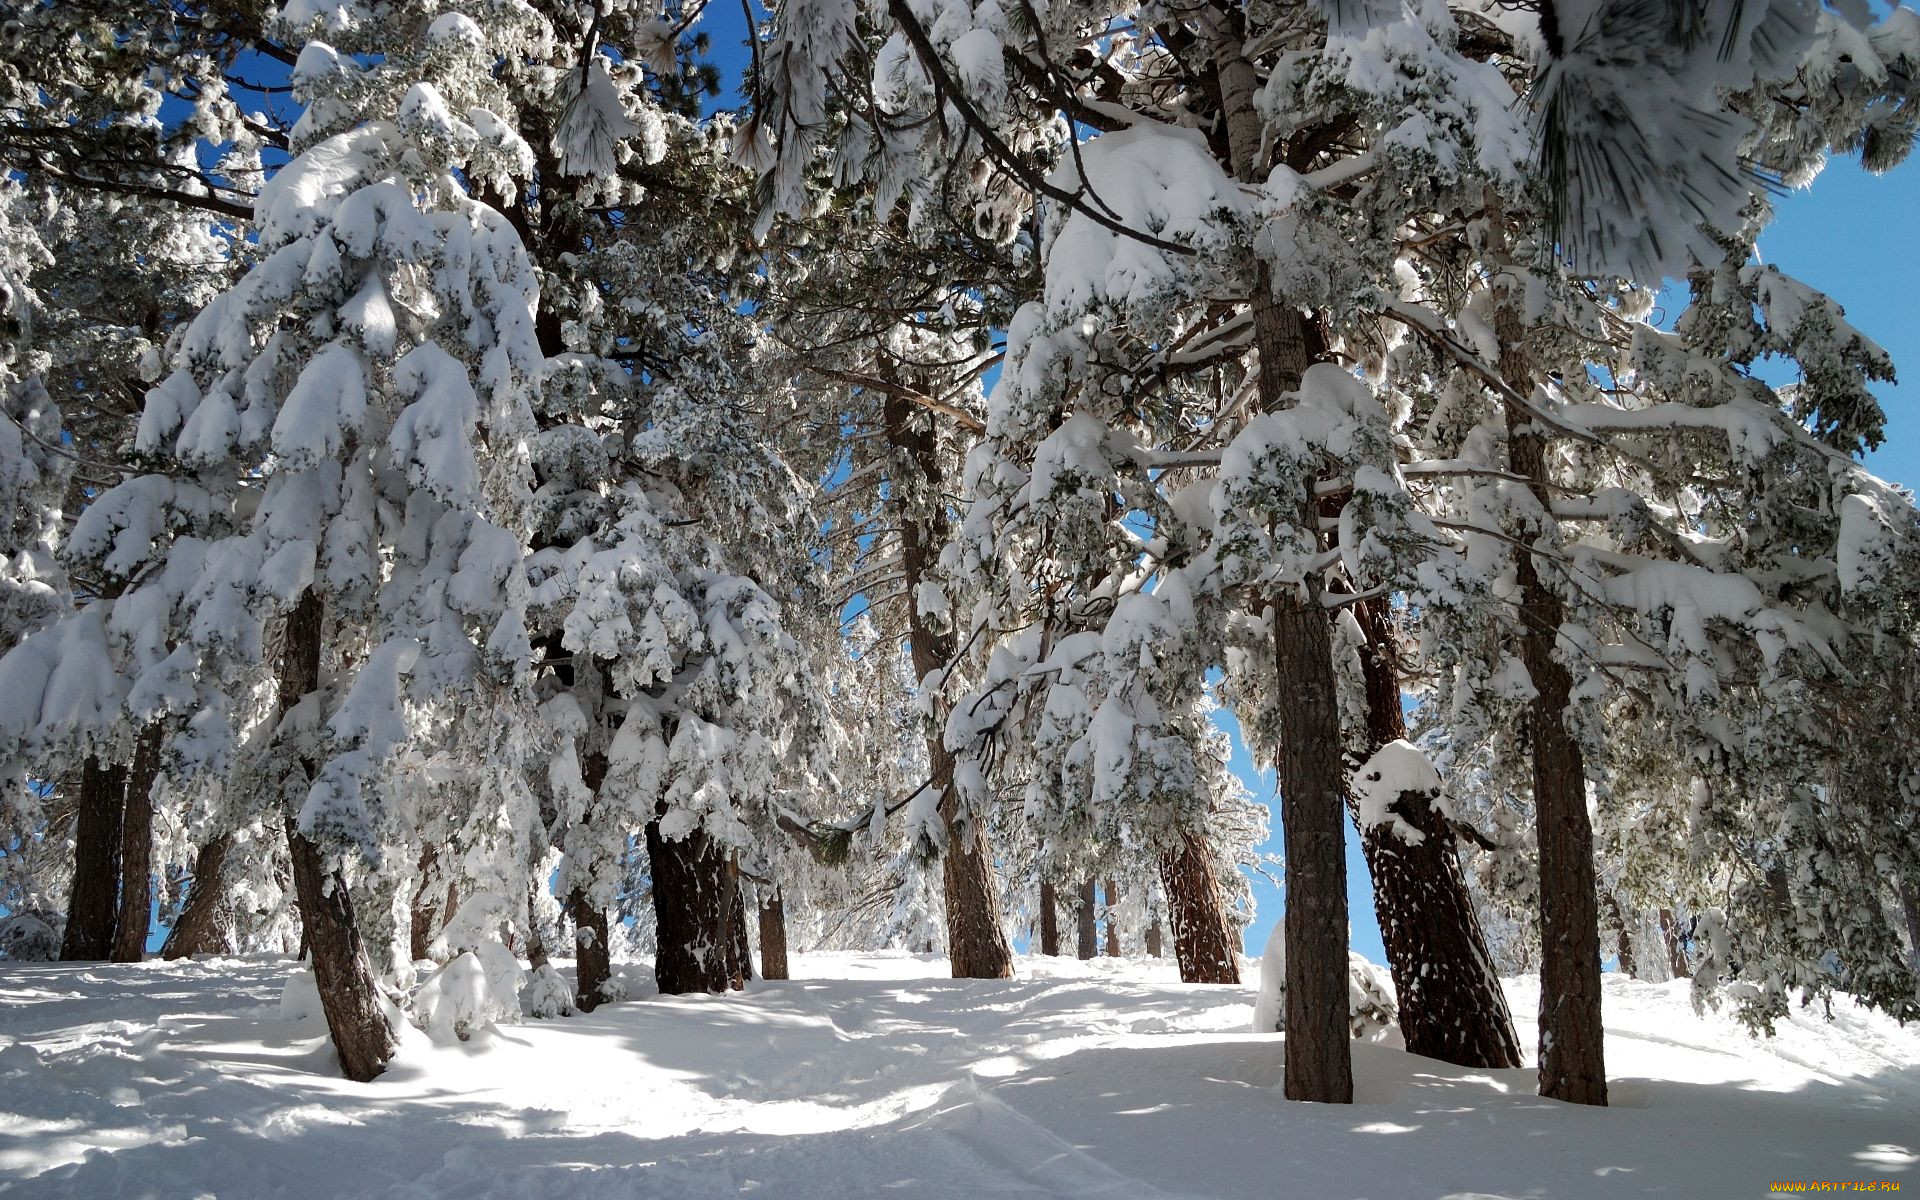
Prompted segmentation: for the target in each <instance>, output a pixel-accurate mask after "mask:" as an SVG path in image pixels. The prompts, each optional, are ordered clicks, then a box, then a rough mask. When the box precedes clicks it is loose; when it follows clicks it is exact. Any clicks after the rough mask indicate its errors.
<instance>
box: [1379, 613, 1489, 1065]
mask: <svg viewBox="0 0 1920 1200" xmlns="http://www.w3.org/2000/svg"><path fill="white" fill-rule="evenodd" d="M1353 612H1354V616H1355V618H1356V619H1357V620H1358V621H1359V622H1360V627H1361V629H1362V631H1363V632H1364V633H1365V634H1366V644H1365V645H1364V646H1363V647H1362V648H1361V651H1360V661H1361V669H1362V674H1363V675H1364V676H1365V679H1366V685H1367V741H1368V744H1369V749H1371V750H1378V749H1380V747H1382V746H1385V745H1387V744H1388V743H1389V742H1394V741H1399V740H1402V739H1404V738H1405V737H1406V736H1407V724H1406V716H1405V713H1404V712H1403V710H1402V708H1401V699H1400V654H1399V642H1398V640H1397V638H1396V636H1395V632H1394V628H1393V612H1392V608H1391V605H1390V604H1389V603H1388V602H1387V601H1386V600H1384V599H1379V600H1368V601H1364V602H1362V603H1359V604H1356V605H1355V606H1354V609H1353ZM1432 800H1433V797H1431V796H1427V795H1423V794H1420V793H1413V792H1410V793H1407V794H1406V795H1404V796H1402V797H1401V798H1400V801H1399V802H1398V803H1397V804H1396V805H1395V806H1394V809H1395V811H1396V812H1398V813H1399V815H1400V817H1401V818H1402V819H1403V820H1405V821H1406V822H1407V824H1408V825H1411V826H1412V827H1413V828H1414V829H1416V830H1418V831H1419V833H1420V834H1421V835H1422V837H1421V838H1420V840H1419V841H1418V842H1417V843H1415V844H1409V843H1408V842H1406V841H1404V840H1403V839H1402V838H1401V837H1400V836H1399V835H1398V834H1396V833H1394V832H1393V831H1392V830H1391V829H1389V828H1386V827H1384V826H1375V827H1373V828H1371V829H1363V830H1361V833H1360V848H1361V850H1362V852H1363V853H1364V854H1365V856H1366V860H1367V870H1368V872H1369V873H1370V874H1371V875H1372V876H1373V907H1374V915H1375V916H1376V917H1377V918H1378V920H1379V923H1380V935H1381V939H1382V941H1383V942H1384V943H1385V946H1386V951H1387V965H1388V967H1389V969H1390V970H1391V971H1392V972H1393V987H1394V991H1395V993H1397V995H1398V997H1399V1002H1400V1031H1401V1033H1403V1034H1404V1035H1405V1036H1406V1039H1407V1049H1408V1050H1410V1051H1412V1052H1413V1053H1415V1054H1421V1055H1425V1056H1426V1057H1428V1058H1437V1059H1440V1060H1441V1061H1443V1062H1450V1063H1458V1064H1459V1065H1461V1066H1463V1067H1487V1068H1492V1067H1517V1066H1519V1065H1520V1039H1519V1038H1518V1037H1517V1036H1515V1034H1514V1031H1513V1017H1512V1016H1511V1015H1510V1014H1509V1013H1508V1011H1507V997H1506V993H1505V992H1504V991H1502V990H1501V988H1500V977H1499V974H1498V973H1497V972H1496V971H1495V970H1494V968H1493V956H1492V954H1490V953H1489V952H1488V950H1487V941H1486V937H1485V935H1483V934H1482V933H1481V930H1480V919H1479V917H1478V916H1477V915H1476V914H1475V913H1474V910H1473V899H1472V897H1471V896H1470V895H1469V894H1468V892H1467V880H1466V875H1465V873H1464V872H1463V871H1462V870H1461V868H1460V855H1459V852H1458V850H1457V849H1456V848H1455V846H1454V840H1453V831H1452V830H1451V829H1449V828H1448V827H1447V822H1446V819H1445V818H1444V817H1443V816H1441V814H1440V813H1438V812H1436V811H1434V808H1433V804H1432ZM1348 804H1349V806H1350V807H1351V808H1352V810H1353V814H1354V824H1355V826H1356V827H1358V826H1359V823H1360V822H1359V805H1358V804H1357V803H1355V802H1354V799H1353V796H1352V794H1351V793H1349V794H1348Z"/></svg>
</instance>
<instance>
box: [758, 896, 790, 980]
mask: <svg viewBox="0 0 1920 1200" xmlns="http://www.w3.org/2000/svg"><path fill="white" fill-rule="evenodd" d="M760 978H762V979H790V978H792V976H790V975H788V974H787V904H786V901H784V900H782V899H781V898H780V893H778V892H775V893H774V894H773V895H771V896H768V897H766V898H765V899H763V900H761V901H760Z"/></svg>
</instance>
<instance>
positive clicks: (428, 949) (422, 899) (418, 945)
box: [407, 842, 440, 962]
mask: <svg viewBox="0 0 1920 1200" xmlns="http://www.w3.org/2000/svg"><path fill="white" fill-rule="evenodd" d="M439 865H440V850H439V848H438V847H437V846H435V845H434V844H433V843H431V842H429V843H427V847H426V849H424V850H422V851H421V852H420V870H419V873H418V875H416V877H415V880H414V891H413V914H412V915H413V919H412V921H411V922H410V923H409V925H408V929H407V950H408V953H410V954H412V955H413V957H414V960H415V961H416V962H417V961H419V960H420V959H423V958H429V957H431V956H432V953H433V934H434V928H435V921H434V918H435V916H436V915H437V914H436V913H435V909H437V908H438V907H439V900H438V898H437V897H436V896H435V895H434V893H435V892H436V891H437V890H438V884H439V871H438V867H439Z"/></svg>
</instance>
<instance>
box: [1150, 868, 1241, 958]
mask: <svg viewBox="0 0 1920 1200" xmlns="http://www.w3.org/2000/svg"><path fill="white" fill-rule="evenodd" d="M1160 888H1161V890H1162V891H1164V892H1166V894H1167V923H1168V924H1170V925H1172V926H1173V957H1174V961H1175V962H1177V963H1178V964H1179V966H1180V982H1182V983H1239V982H1240V960H1239V958H1238V957H1237V956H1236V955H1235V953H1234V950H1235V946H1234V940H1235V934H1236V932H1237V931H1236V930H1235V929H1234V928H1233V925H1232V923H1231V922H1230V921H1228V920H1227V905H1226V901H1225V900H1224V899H1223V898H1222V897H1221V895H1220V881H1219V879H1218V878H1216V877H1215V875H1214V871H1213V853H1212V851H1211V850H1209V849H1208V848H1207V844H1206V840H1205V839H1204V838H1202V837H1201V836H1200V835H1199V834H1197V833H1187V834H1183V835H1181V838H1180V849H1178V850H1170V851H1168V852H1167V853H1165V854H1162V855H1161V856H1160Z"/></svg>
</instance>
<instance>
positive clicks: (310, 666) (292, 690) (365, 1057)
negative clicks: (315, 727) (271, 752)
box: [279, 588, 400, 1083]
mask: <svg viewBox="0 0 1920 1200" xmlns="http://www.w3.org/2000/svg"><path fill="white" fill-rule="evenodd" d="M321 615H322V608H321V601H320V597H319V595H318V594H317V593H315V592H314V591H313V589H311V588H309V589H307V590H306V591H305V592H303V593H301V596H300V599H299V601H298V602H297V603H295V605H294V606H293V611H291V612H289V613H288V614H287V626H286V634H285V642H284V645H283V646H282V649H281V658H280V698H279V710H280V715H281V717H283V718H284V717H285V716H286V714H287V712H288V711H289V710H291V709H292V708H293V706H294V705H296V704H298V703H299V702H300V701H301V699H302V698H304V697H305V696H307V695H308V694H310V693H312V692H314V691H316V690H318V689H319V686H320V641H321V634H322V628H321ZM300 765H301V769H302V770H303V771H304V772H305V773H306V775H307V777H308V778H311V777H312V775H313V770H314V765H313V763H311V762H308V761H302V763H301V764H300ZM286 828H287V850H288V856H289V857H290V858H291V860H292V862H293V887H294V896H295V898H296V899H297V901H298V902H299V905H300V924H301V926H302V928H303V930H304V931H305V938H306V942H307V948H308V949H309V950H310V951H311V952H312V954H313V978H314V983H315V985H316V986H317V987H318V989H319V992H320V1009H321V1011H322V1012H324V1013H325V1014H326V1017H327V1031H328V1032H329V1033H330V1034H331V1035H332V1036H333V1048H334V1049H335V1050H336V1051H337V1052H338V1053H339V1055H340V1069H341V1071H342V1072H343V1073H344V1074H345V1075H346V1077H347V1078H348V1079H352V1080H355V1081H357V1082H360V1083H366V1082H367V1081H369V1080H371V1079H374V1078H376V1077H377V1076H379V1075H380V1073H381V1072H382V1071H385V1070H386V1069H387V1060H389V1059H391V1058H392V1057H393V1056H394V1054H395V1053H396V1052H397V1051H398V1050H399V1048H400V1045H399V1042H398V1040H397V1039H396V1037H395V1035H394V1030H393V1027H392V1026H391V1025H389V1024H388V1023H387V1014H386V1008H385V1004H384V1001H383V998H382V997H381V995H380V988H379V985H378V984H377V983H376V982H375V980H374V977H373V969H372V968H371V967H370V966H369V965H368V962H367V951H366V947H365V946H364V945H363V944H362V943H361V940H360V929H359V926H358V925H357V924H356V923H355V921H354V916H353V896H352V893H351V892H350V891H349V890H348V888H347V881H346V877H345V876H344V875H342V874H341V872H340V871H339V870H338V869H337V868H336V869H334V870H331V871H329V870H328V869H327V865H326V861H325V858H324V856H323V855H322V854H321V852H320V847H319V846H318V845H316V844H315V843H314V842H313V841H312V840H311V839H309V838H308V837H307V835H306V834H304V833H302V832H300V827H299V821H298V818H297V816H296V814H294V813H292V812H289V813H287V815H286Z"/></svg>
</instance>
